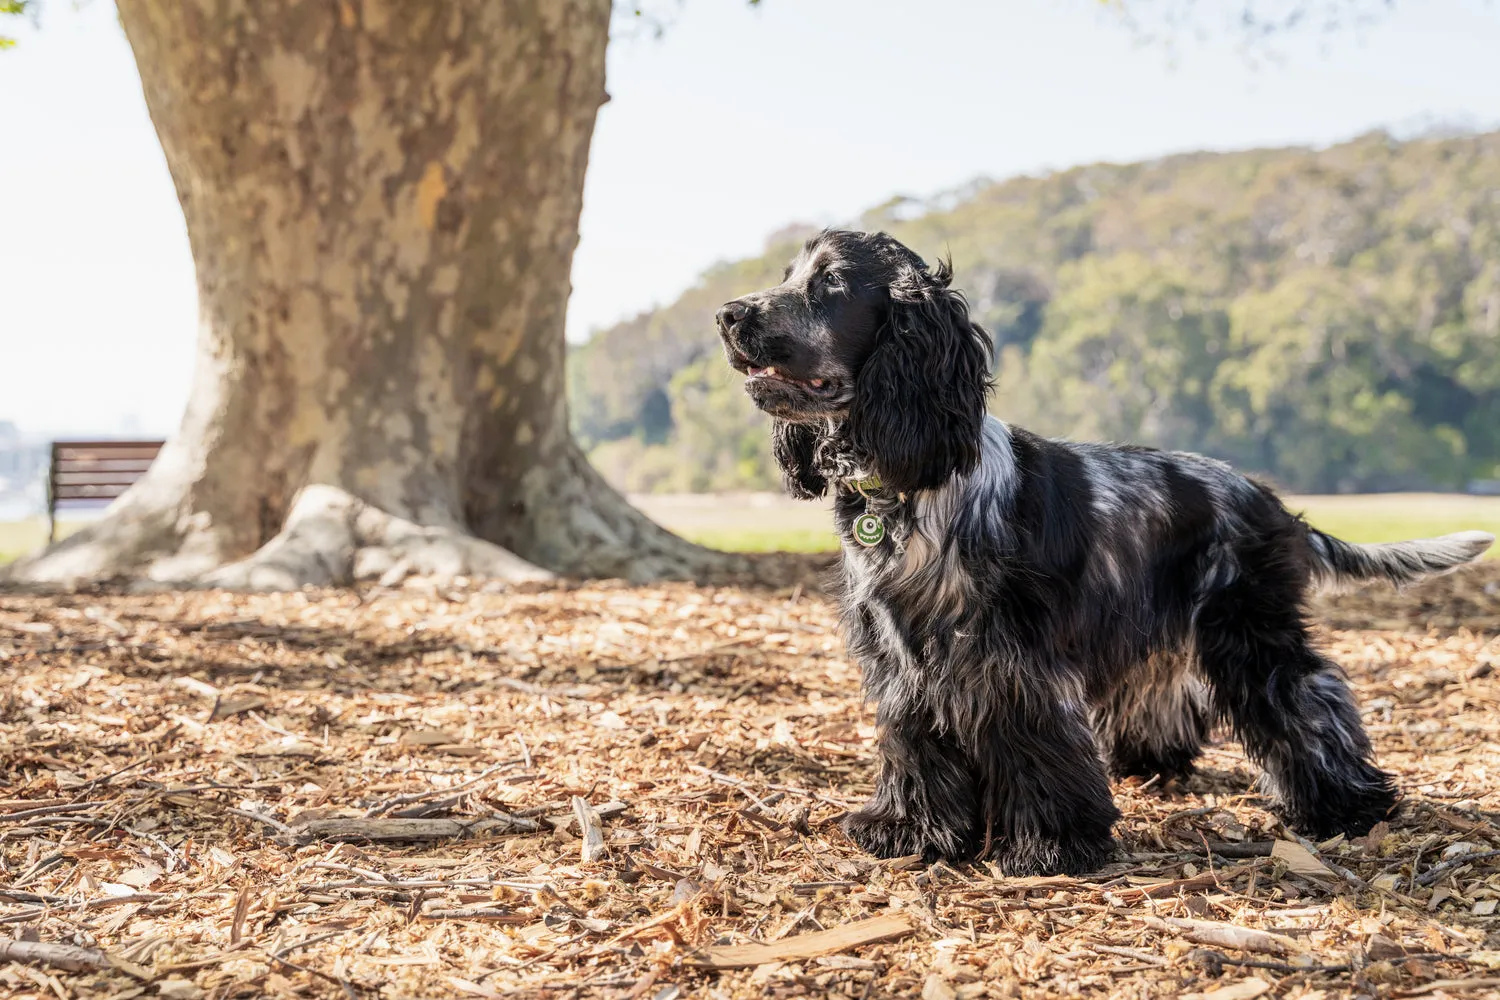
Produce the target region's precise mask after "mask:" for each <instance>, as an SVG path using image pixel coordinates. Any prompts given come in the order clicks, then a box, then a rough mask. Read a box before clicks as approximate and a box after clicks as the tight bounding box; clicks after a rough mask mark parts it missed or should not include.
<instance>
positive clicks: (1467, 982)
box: [1396, 977, 1500, 997]
mask: <svg viewBox="0 0 1500 1000" xmlns="http://www.w3.org/2000/svg"><path fill="white" fill-rule="evenodd" d="M1496 987H1500V979H1495V978H1493V977H1489V978H1484V979H1434V980H1433V981H1432V982H1430V983H1423V984H1422V985H1421V986H1417V987H1415V988H1413V989H1409V990H1398V991H1397V992H1396V996H1402V997H1420V996H1427V995H1428V994H1430V993H1437V992H1439V991H1444V992H1458V991H1461V990H1492V989H1495V988H1496Z"/></svg>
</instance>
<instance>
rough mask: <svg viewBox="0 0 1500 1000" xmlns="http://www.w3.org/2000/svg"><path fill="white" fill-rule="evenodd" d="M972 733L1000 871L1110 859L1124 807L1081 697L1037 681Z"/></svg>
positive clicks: (1028, 871) (988, 844)
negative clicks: (1119, 803)
mask: <svg viewBox="0 0 1500 1000" xmlns="http://www.w3.org/2000/svg"><path fill="white" fill-rule="evenodd" d="M1027 686H1028V687H1033V686H1031V685H1027ZM973 738H974V739H975V740H977V741H978V742H977V745H976V746H975V747H974V759H975V761H976V766H977V778H978V785H979V795H978V797H979V798H980V801H981V808H982V819H981V823H982V824H983V827H984V846H983V849H982V852H983V853H984V854H986V855H987V856H989V857H992V858H994V859H995V861H996V863H997V864H998V865H999V866H1000V869H1001V871H1003V872H1005V873H1006V874H1007V875H1054V874H1058V873H1060V872H1066V873H1069V874H1079V873H1082V872H1089V871H1097V870H1098V869H1099V867H1100V866H1101V865H1103V864H1104V862H1105V861H1107V860H1108V859H1109V856H1110V854H1111V853H1112V852H1113V851H1114V839H1113V837H1112V836H1111V834H1110V828H1111V827H1112V826H1113V825H1114V822H1115V820H1117V819H1119V818H1120V811H1119V810H1118V809H1116V808H1115V804H1114V801H1113V799H1112V798H1111V797H1110V791H1109V781H1108V779H1107V778H1106V777H1105V773H1104V764H1103V761H1102V760H1101V759H1100V756H1099V751H1098V748H1097V746H1096V744H1095V742H1094V734H1093V731H1092V730H1091V729H1090V728H1089V724H1088V718H1087V715H1086V714H1085V712H1084V710H1083V708H1082V706H1081V705H1080V704H1079V699H1077V698H1074V697H1069V696H1066V694H1065V693H1063V692H1059V691H1056V690H1051V689H1049V688H1048V687H1047V685H1045V684H1039V685H1035V686H1034V687H1033V689H1032V690H1027V691H1026V692H1025V693H1024V695H1021V696H1019V697H1017V698H1016V699H1015V700H1013V701H1009V702H1008V703H1006V704H1004V705H999V706H996V711H995V714H994V716H993V718H992V721H991V723H990V725H989V726H988V727H987V729H985V730H984V731H983V732H980V733H978V734H976V735H975V736H974V737H973Z"/></svg>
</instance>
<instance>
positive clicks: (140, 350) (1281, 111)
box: [0, 0, 1500, 433]
mask: <svg viewBox="0 0 1500 1000" xmlns="http://www.w3.org/2000/svg"><path fill="white" fill-rule="evenodd" d="M1141 2H1144V0H1141ZM1211 5H1212V0H1204V3H1203V4H1202V5H1201V6H1204V7H1209V6H1211ZM661 6H665V7H667V9H671V5H670V2H669V0H667V2H664V3H662V4H659V9H660V7H661ZM1229 7H1230V5H1229V4H1227V3H1226V4H1225V8H1226V10H1227V9H1229ZM10 20H12V21H14V19H10ZM6 30H9V31H11V33H13V34H17V35H19V36H20V37H21V39H22V45H21V46H20V48H18V49H16V50H12V51H10V52H6V53H3V54H0V95H3V102H0V420H5V419H10V420H16V421H17V422H19V423H20V424H21V425H22V426H23V427H24V428H27V429H30V430H33V431H59V432H70V433H90V432H113V431H118V430H122V429H126V426H122V421H129V424H128V425H127V426H128V427H130V428H132V429H135V430H139V431H149V432H163V433H166V432H170V431H171V430H173V429H174V428H175V426H176V423H177V419H178V416H179V414H180V412H181V409H182V406H183V404H184V402H185V399H186V393H187V383H188V378H189V373H190V369H191V358H192V342H193V338H194V335H195V332H196V322H197V320H196V304H195V301H194V289H193V276H192V262H191V259H190V257H189V254H188V249H187V238H186V234H185V232H184V230H183V225H182V218H181V215H180V213H179V211H178V209H177V203H176V199H175V197H174V195H173V192H172V185H171V182H170V179H169V178H168V176H167V171H166V166H165V163H164V162H163V160H162V156H161V151H160V149H159V147H158V146H157V143H156V138H155V135H154V133H153V132H152V129H151V124H150V121H149V119H148V117H147V115H146V110H145V105H144V102H143V100H142V98H141V94H140V86H139V82H138V80H137V78H136V76H135V70H134V65H133V62H132V59H131V56H130V51H129V48H128V46H127V45H126V43H125V40H124V36H123V35H122V34H121V32H120V30H119V27H118V25H117V23H116V21H115V16H114V9H113V5H112V4H111V3H108V2H106V0H90V2H88V3H86V4H85V5H84V6H83V7H82V8H81V9H78V10H74V9H73V5H71V4H69V3H67V2H66V0H58V2H53V3H50V4H49V5H48V9H47V16H46V19H45V21H44V23H43V26H42V30H41V31H40V32H33V31H31V30H30V29H29V28H28V27H27V26H26V25H25V23H24V22H23V23H15V24H12V25H8V26H6ZM1497 52H1500V5H1495V4H1491V3H1489V2H1486V0H1401V2H1400V3H1399V4H1398V9H1397V11H1396V13H1395V14H1394V15H1393V16H1391V17H1389V18H1387V19H1385V20H1384V21H1383V22H1381V23H1380V24H1379V25H1378V26H1376V27H1373V28H1369V29H1366V30H1362V31H1359V32H1355V33H1352V34H1348V35H1343V36H1340V37H1337V38H1335V39H1333V40H1332V41H1331V42H1328V43H1327V44H1324V43H1321V42H1319V41H1318V40H1316V39H1314V38H1307V39H1303V40H1300V41H1298V42H1296V43H1293V44H1291V45H1289V46H1288V47H1287V48H1286V50H1285V51H1284V53H1283V56H1284V58H1283V60H1282V63H1281V64H1280V65H1273V66H1266V67H1262V68H1260V69H1259V70H1256V69H1254V68H1252V67H1251V66H1250V65H1248V64H1247V63H1246V61H1245V60H1244V59H1242V58H1240V57H1239V56H1238V55H1237V54H1236V53H1235V51H1234V49H1233V46H1232V44H1231V43H1230V42H1229V41H1227V40H1226V39H1224V38H1214V39H1210V40H1208V41H1204V42H1195V41H1192V40H1186V41H1185V44H1184V45H1183V46H1182V48H1181V51H1180V53H1179V55H1178V57H1177V58H1176V60H1175V61H1174V60H1172V59H1169V58H1168V56H1167V54H1166V53H1165V52H1163V51H1162V50H1161V49H1157V48H1142V47H1140V46H1138V45H1137V44H1136V43H1135V41H1134V40H1133V39H1132V37H1131V36H1130V35H1129V34H1128V33H1127V32H1126V31H1124V30H1123V29H1122V28H1121V27H1120V26H1119V25H1118V23H1116V22H1115V21H1114V20H1113V18H1112V16H1111V15H1110V14H1109V13H1108V12H1107V11H1104V10H1102V9H1101V7H1100V5H1099V4H1098V3H1097V2H1096V0H989V2H983V3H981V2H975V0H967V2H965V0H921V2H918V0H765V2H764V3H763V4H762V6H761V7H759V8H755V9H752V8H750V7H748V6H747V5H746V4H745V3H744V2H742V0H686V3H684V4H683V5H682V7H681V8H680V9H679V10H678V11H677V13H676V14H674V15H673V22H672V23H671V25H670V26H669V29H668V30H667V32H666V34H665V35H664V37H662V38H661V39H660V40H652V39H651V38H649V37H635V38H628V39H623V40H620V41H617V42H616V43H615V44H614V46H613V48H612V49H611V52H610V62H609V69H610V80H609V91H610V93H611V94H612V95H613V97H614V100H613V101H611V102H610V103H609V104H608V105H606V106H605V107H604V109H603V110H602V111H601V113H600V117H599V127H598V131H597V133H596V135H595V142H594V149H593V156H592V159H591V162H590V167H589V179H588V188H587V193H586V197H585V204H584V217H583V240H582V243H581V245H580V247H579V250H578V255H577V260H576V263H575V266H574V275H573V285H574V293H573V300H572V303H571V310H570V319H569V329H570V334H571V335H572V336H581V335H584V334H586V333H587V332H588V330H590V329H591V328H596V327H599V326H603V325H607V324H608V323H610V322H612V321H614V320H616V319H618V318H621V317H623V316H626V315H629V314H631V313H633V312H636V311H638V310H640V309H643V308H647V307H649V306H651V305H652V304H653V303H657V302H664V301H668V300H670V299H671V298H672V297H673V296H675V295H676V294H677V293H678V292H679V291H681V290H682V289H683V288H684V287H686V286H688V285H689V284H691V283H692V281H693V279H694V276H695V275H697V274H698V273H699V272H700V271H701V270H702V269H703V268H705V267H706V266H708V265H709V264H711V263H713V262H714V261H715V260H720V259H724V258H732V257H737V256H741V255H745V254H749V253H754V252H757V251H758V250H759V249H760V247H761V246H762V244H763V241H764V238H765V236H766V234H767V233H769V232H771V231H773V230H775V229H778V228H780V227H781V226H783V225H785V224H786V223H788V222H791V221H807V222H837V221H839V220H842V219H847V218H850V217H852V216H854V215H855V214H856V213H857V212H859V211H860V210H861V209H863V208H866V207H868V206H870V205H872V204H875V203H877V202H880V201H883V200H884V199H885V198H887V197H889V196H890V195H892V194H896V193H903V194H909V195H916V196H922V195H929V194H932V193H935V192H938V191H941V190H943V189H945V188H950V187H953V186H956V185H958V184H961V183H963V182H965V181H967V180H969V179H971V178H973V177H975V176H978V175H987V176H991V177H1005V176H1009V175H1012V174H1016V173H1034V172H1039V171H1044V170H1048V169H1052V168H1057V167H1066V166H1071V165H1074V164H1078V163H1084V162H1089V161H1095V160H1116V161H1122V160H1134V159H1141V158H1146V157H1152V156H1157V155H1160V154H1163V153H1169V152H1176V151H1181V150H1189V149H1200V148H1214V149H1228V148H1243V147H1249V146H1259V145H1268V144H1276V145H1283V144H1294V143H1295V144H1315V145H1322V144H1327V143H1330V142H1334V141H1337V140H1340V139H1344V138H1347V137H1350V136H1353V135H1356V134H1358V133H1360V132H1363V131H1366V130H1368V129H1371V128H1375V127H1381V126H1397V127H1410V126H1411V124H1412V123H1413V122H1417V121H1421V120H1438V121H1448V122H1462V123H1467V124H1469V125H1473V126H1480V127H1495V126H1496V125H1497V124H1500V72H1497V70H1496V55H1495V54H1496V53H1497ZM956 263H957V265H958V268H959V274H960V278H961V277H962V271H963V262H962V261H958V262H956ZM705 336H707V332H705ZM64 370H65V371H66V373H67V379H68V381H67V383H66V384H63V383H62V382H61V381H60V380H59V375H60V373H62V372H63V371H64Z"/></svg>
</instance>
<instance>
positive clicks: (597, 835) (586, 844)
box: [573, 795, 609, 861]
mask: <svg viewBox="0 0 1500 1000" xmlns="http://www.w3.org/2000/svg"><path fill="white" fill-rule="evenodd" d="M573 815H574V816H575V817H576V818H577V820H578V832H579V834H580V835H581V836H582V837H583V846H582V847H581V848H580V854H581V856H582V858H583V860H584V861H593V860H594V859H595V858H598V857H602V856H603V855H606V854H608V853H609V849H608V848H607V847H605V846H604V830H603V829H602V828H601V827H600V825H599V814H598V813H596V812H595V811H594V809H593V807H592V806H590V805H589V804H588V801H587V800H585V799H584V798H582V797H581V796H578V795H575V796H573Z"/></svg>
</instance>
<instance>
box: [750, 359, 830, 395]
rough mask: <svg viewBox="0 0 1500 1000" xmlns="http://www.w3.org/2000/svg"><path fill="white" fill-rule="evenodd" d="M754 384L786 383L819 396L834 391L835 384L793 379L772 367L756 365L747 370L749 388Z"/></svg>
mask: <svg viewBox="0 0 1500 1000" xmlns="http://www.w3.org/2000/svg"><path fill="white" fill-rule="evenodd" d="M753 382H784V383H786V384H787V385H794V386H796V387H797V388H799V389H806V390H807V391H808V392H811V393H815V394H819V395H821V394H823V393H827V392H832V391H833V382H832V380H830V379H826V378H793V377H792V376H791V375H788V374H787V373H786V372H784V371H781V370H780V369H778V368H773V367H770V366H767V367H765V368H757V367H756V366H755V365H749V366H747V367H746V369H745V384H746V385H747V386H748V385H750V384H751V383H753Z"/></svg>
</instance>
